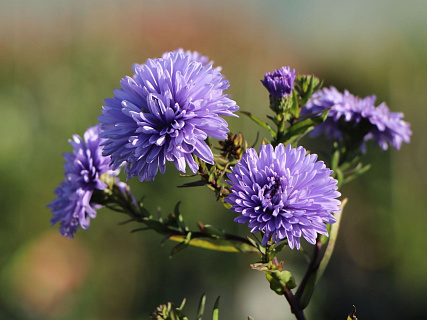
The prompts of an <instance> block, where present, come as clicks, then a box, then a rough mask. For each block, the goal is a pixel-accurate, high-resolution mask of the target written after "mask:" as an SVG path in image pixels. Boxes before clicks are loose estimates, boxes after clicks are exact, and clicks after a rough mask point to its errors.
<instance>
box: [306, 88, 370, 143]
mask: <svg viewBox="0 0 427 320" xmlns="http://www.w3.org/2000/svg"><path fill="white" fill-rule="evenodd" d="M374 102H375V96H369V97H366V98H365V99H360V98H358V97H356V96H354V95H352V94H351V93H350V92H348V91H347V90H345V91H344V93H341V92H339V91H338V90H337V89H336V88H334V87H330V88H323V89H322V90H320V91H318V92H316V93H315V94H313V96H312V97H311V99H310V100H309V101H308V103H307V105H305V106H304V107H303V108H302V110H301V113H300V114H301V116H304V115H308V114H314V113H320V112H322V111H324V110H325V109H327V108H331V109H330V111H329V114H328V118H327V119H326V121H325V122H324V123H322V124H321V125H319V126H317V127H316V128H315V129H314V130H313V132H312V135H314V136H316V135H318V134H319V133H321V132H325V135H326V136H327V137H328V138H331V137H334V138H336V139H341V138H342V132H341V130H340V122H339V121H340V120H341V119H342V120H343V121H345V122H351V123H353V124H357V123H359V122H360V121H361V120H362V119H363V118H364V117H366V115H367V114H369V113H370V112H371V110H372V109H373V108H374Z"/></svg>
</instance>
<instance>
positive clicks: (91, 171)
mask: <svg viewBox="0 0 427 320" xmlns="http://www.w3.org/2000/svg"><path fill="white" fill-rule="evenodd" d="M99 133H100V127H99V125H97V126H95V127H91V128H89V129H88V130H87V131H86V132H85V133H84V135H83V139H82V138H81V137H79V136H78V135H74V136H73V140H70V144H71V145H72V147H73V149H74V150H73V153H65V154H64V157H65V161H66V162H65V164H64V168H65V181H63V182H62V183H61V185H60V187H58V188H56V190H55V194H56V195H57V196H58V198H57V199H55V200H53V201H52V202H51V203H50V204H49V205H48V208H49V209H51V210H52V215H53V217H52V219H51V220H50V222H51V223H52V225H53V224H55V223H57V222H59V223H60V228H59V230H60V233H61V234H62V235H63V236H66V237H69V238H73V234H74V233H75V232H76V231H77V229H78V228H79V226H81V227H82V228H83V229H87V228H88V227H89V223H90V218H92V219H93V218H95V217H96V210H97V209H99V208H100V205H98V204H93V203H91V197H92V194H93V192H94V190H95V189H98V190H104V189H105V188H106V187H107V185H106V184H105V183H104V182H103V181H102V180H101V175H102V174H104V173H109V174H114V173H113V171H111V169H110V159H109V158H108V157H104V156H103V155H102V154H101V148H100V144H101V142H102V139H101V138H100V137H99Z"/></svg>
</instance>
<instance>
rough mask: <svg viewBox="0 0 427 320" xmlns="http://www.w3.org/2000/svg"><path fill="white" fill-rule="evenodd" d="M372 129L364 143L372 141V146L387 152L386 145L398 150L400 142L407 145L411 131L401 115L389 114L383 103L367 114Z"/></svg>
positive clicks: (396, 113) (397, 113)
mask: <svg viewBox="0 0 427 320" xmlns="http://www.w3.org/2000/svg"><path fill="white" fill-rule="evenodd" d="M369 121H370V123H371V124H372V128H371V130H370V131H369V133H368V134H367V135H366V136H365V138H364V141H368V140H371V139H373V140H374V144H376V145H378V146H379V147H380V148H381V149H383V150H387V149H388V144H391V145H392V146H393V147H394V148H395V149H397V150H399V149H400V146H401V145H402V142H405V143H409V141H410V137H411V135H412V131H411V129H410V124H409V123H407V122H405V121H403V113H400V112H390V110H389V108H388V107H387V105H386V104H385V103H384V102H383V103H381V104H380V105H379V106H378V107H376V108H375V109H373V110H372V112H371V113H370V114H369Z"/></svg>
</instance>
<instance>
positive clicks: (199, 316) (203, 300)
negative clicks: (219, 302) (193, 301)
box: [196, 294, 206, 320]
mask: <svg viewBox="0 0 427 320" xmlns="http://www.w3.org/2000/svg"><path fill="white" fill-rule="evenodd" d="M205 303H206V295H205V294H203V295H202V297H201V298H200V302H199V308H198V309H197V317H196V320H201V319H202V316H203V312H205Z"/></svg>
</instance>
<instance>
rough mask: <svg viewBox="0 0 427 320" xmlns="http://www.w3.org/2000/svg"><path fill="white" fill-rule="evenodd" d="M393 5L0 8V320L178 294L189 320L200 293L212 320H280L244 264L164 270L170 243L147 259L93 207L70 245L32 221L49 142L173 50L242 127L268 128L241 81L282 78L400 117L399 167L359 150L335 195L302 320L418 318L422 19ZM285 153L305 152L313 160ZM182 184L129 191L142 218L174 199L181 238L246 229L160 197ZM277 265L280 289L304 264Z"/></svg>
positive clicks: (263, 99) (144, 239)
mask: <svg viewBox="0 0 427 320" xmlns="http://www.w3.org/2000/svg"><path fill="white" fill-rule="evenodd" d="M409 2H410V3H408V2H405V3H403V2H398V1H392V4H391V3H390V2H389V1H384V0H381V1H376V2H375V3H372V2H369V1H367V0H364V1H360V2H357V3H349V2H339V1H330V2H324V1H319V2H314V1H313V2H311V3H310V4H307V3H304V4H303V3H301V4H300V3H298V2H293V1H273V0H271V1H265V2H264V1H263V2H255V1H247V2H246V1H244V0H240V1H237V0H236V1H230V2H229V1H215V2H211V3H208V2H203V3H201V2H196V1H188V2H185V3H181V2H172V1H168V0H162V1H158V2H151V1H142V2H133V1H122V2H120V1H112V0H110V1H105V2H101V1H93V2H91V1H89V2H83V1H51V0H45V1H34V2H32V1H24V0H21V1H15V2H12V1H3V2H2V3H1V4H0V18H1V19H0V25H1V28H0V35H1V36H0V68H1V70H2V72H1V73H0V119H2V120H3V122H2V125H1V126H0V135H1V137H2V139H1V140H0V150H1V152H0V164H1V165H0V177H1V181H2V183H1V190H0V201H1V204H2V206H1V210H2V214H1V215H0V224H1V226H2V232H1V233H0V270H1V274H0V318H1V319H147V318H148V316H149V314H150V312H151V311H152V310H153V309H154V308H155V306H157V305H158V304H159V303H160V302H162V301H181V300H182V299H183V298H184V297H187V298H188V301H189V303H188V305H187V306H186V308H187V307H188V310H190V311H189V312H190V313H191V314H194V313H195V312H192V311H191V310H196V309H197V305H195V304H191V301H197V300H198V299H199V297H200V294H201V293H202V292H208V293H209V295H210V296H218V295H221V297H222V298H221V299H222V309H221V318H222V319H233V318H236V319H244V318H245V317H247V315H248V314H251V315H253V316H254V318H255V319H264V318H265V312H267V310H268V312H269V317H268V318H269V319H284V318H285V317H286V314H285V312H287V305H286V304H285V302H283V301H282V299H283V298H282V299H277V298H280V297H278V296H277V297H271V293H270V291H269V289H268V287H267V288H265V290H264V289H262V288H261V287H262V286H263V284H264V283H263V282H262V281H263V279H260V278H257V276H256V274H254V273H253V271H251V270H250V268H249V266H248V265H249V264H250V263H252V262H253V261H252V259H251V258H250V257H242V256H237V255H233V254H228V253H218V252H211V251H203V250H200V249H197V248H190V249H187V250H185V251H183V252H182V253H180V254H179V255H177V256H174V258H173V260H172V261H170V260H169V258H168V255H169V252H170V250H171V248H172V245H173V244H165V247H162V246H160V245H159V243H160V241H161V237H159V236H157V235H155V234H154V233H152V234H149V233H134V234H131V233H130V230H131V227H130V226H127V225H125V226H118V225H117V224H118V222H120V221H121V220H120V219H121V216H120V215H117V214H115V213H113V212H110V211H108V210H101V211H100V212H99V213H98V218H97V219H96V220H94V221H92V223H91V228H90V230H87V231H82V232H79V233H78V234H77V235H76V238H77V239H74V240H72V241H71V240H68V239H63V238H61V237H60V236H59V233H58V231H57V228H56V227H53V228H49V222H48V221H49V219H50V212H49V211H48V210H47V209H46V208H45V206H46V205H47V204H48V203H49V202H50V201H51V200H52V199H53V197H54V194H53V190H54V188H55V187H56V186H57V185H58V184H59V182H60V181H61V180H62V178H63V169H62V164H63V158H62V153H63V152H68V151H70V146H69V144H68V143H67V139H69V138H71V136H72V134H74V133H78V134H82V133H83V132H84V130H85V129H86V128H87V127H89V126H91V125H93V124H94V123H95V122H96V117H97V116H98V115H100V113H101V111H100V110H101V109H100V108H101V106H102V100H103V99H104V98H107V97H111V96H112V90H113V89H115V88H118V87H119V80H120V78H122V77H123V76H125V75H130V74H131V65H132V64H133V63H135V62H138V63H142V62H144V61H145V60H146V59H147V58H151V57H158V56H160V55H161V54H162V53H163V52H164V51H167V50H173V49H176V48H178V47H183V48H185V49H191V50H198V51H200V52H202V53H203V54H205V55H208V56H209V57H210V58H211V59H213V60H214V61H215V65H220V66H222V67H223V74H224V75H225V76H226V77H227V79H228V80H229V81H230V83H231V87H230V91H229V92H230V94H231V95H232V96H233V98H234V99H235V100H236V101H237V102H238V104H239V105H240V107H241V110H245V111H248V112H250V113H252V114H256V115H263V114H266V113H268V94H267V92H266V91H265V89H264V88H263V87H262V85H261V84H260V82H259V80H260V79H261V78H262V77H263V75H264V73H265V72H266V71H271V70H274V69H276V68H278V67H280V66H282V65H290V66H291V67H293V68H295V69H296V70H297V72H298V73H307V74H315V75H316V76H317V77H319V78H320V79H323V80H324V82H325V85H330V84H333V85H334V86H336V87H337V88H338V89H339V90H343V89H345V88H346V89H348V90H349V91H350V92H352V93H354V94H356V95H360V96H365V95H368V94H373V93H375V94H376V95H377V96H378V100H379V101H378V102H381V101H386V102H387V104H388V105H389V106H390V109H391V110H392V111H402V112H404V113H405V120H407V121H409V122H411V124H412V131H413V133H414V134H413V137H412V141H411V144H409V145H404V146H402V150H401V151H400V152H396V151H394V150H392V151H389V152H381V151H380V150H377V149H374V148H371V149H369V150H368V155H367V156H366V159H365V161H364V163H369V162H370V163H371V164H372V169H371V170H370V171H369V173H367V174H365V175H364V176H362V177H361V178H359V179H357V180H355V181H353V182H351V183H349V184H348V185H346V186H345V187H344V188H343V189H342V190H341V192H342V194H343V195H345V197H348V198H349V203H348V205H347V206H346V215H345V217H344V219H343V221H342V222H341V230H340V235H339V236H338V241H337V243H336V250H335V253H334V255H333V257H332V259H331V261H330V263H329V267H328V269H327V270H326V272H325V274H324V278H323V279H322V280H321V281H320V284H319V287H318V289H317V291H316V292H317V293H318V294H317V295H316V293H315V294H314V296H313V305H310V307H309V308H308V313H309V314H308V318H310V314H312V315H315V318H316V319H340V318H343V317H345V315H346V314H348V310H349V308H350V307H351V305H353V304H355V305H357V306H358V311H357V312H358V317H359V318H360V319H381V318H387V319H400V318H402V317H405V319H407V320H410V319H420V318H423V317H424V310H423V303H424V301H425V292H426V291H427V273H426V272H425V266H426V265H427V256H426V255H425V252H426V244H427V234H426V233H425V227H426V225H427V216H426V215H425V209H424V208H425V203H426V202H425V195H424V192H425V186H426V184H425V181H426V180H427V170H426V168H425V159H426V156H427V155H426V153H427V150H426V143H425V142H423V139H424V138H423V136H424V135H423V134H420V133H421V132H422V131H421V130H422V128H423V127H425V125H424V121H425V119H426V118H427V117H426V115H427V109H426V108H425V106H424V105H425V101H427V92H426V90H425V87H426V85H427V60H426V58H425V57H427V52H426V51H427V45H426V41H427V40H426V39H427V37H426V30H427V28H426V27H427V26H426V24H427V22H426V19H425V16H427V6H426V5H425V3H424V2H423V1H415V0H414V1H409ZM331 6H334V8H331ZM422 17H424V18H422ZM263 110H265V111H263ZM265 120H267V119H266V118H264V119H262V121H265ZM227 121H229V124H230V128H231V129H232V131H233V132H235V133H237V132H243V133H244V135H245V140H247V141H248V143H249V145H250V144H251V143H252V141H255V140H256V135H257V132H253V131H252V129H253V123H252V121H251V119H249V118H247V117H241V118H240V119H227ZM267 135H268V132H267V131H265V132H261V136H267ZM303 143H304V145H305V146H306V147H308V148H311V150H313V151H316V152H321V150H322V148H324V147H326V146H325V145H322V144H321V143H319V142H318V141H310V140H308V139H306V140H304V141H303ZM184 182H186V180H184V179H182V178H179V177H178V174H177V172H176V170H174V168H173V166H170V167H168V169H167V173H166V174H165V175H163V176H160V175H159V176H158V177H157V178H156V182H154V183H139V182H138V181H129V183H130V185H131V188H132V190H133V192H134V194H136V195H141V196H142V195H145V196H146V201H145V203H146V204H147V206H148V208H149V209H150V210H151V211H155V210H156V209H157V206H158V205H159V204H160V205H161V207H162V209H163V210H164V211H171V210H173V207H174V204H175V203H177V202H178V201H182V207H181V209H182V210H183V212H186V213H188V215H187V216H186V220H187V223H188V224H189V225H190V226H194V227H196V222H197V221H198V220H202V221H203V222H205V223H209V224H213V225H216V226H221V225H230V227H231V228H234V230H230V232H233V233H236V234H239V230H240V234H244V233H243V232H246V231H247V230H246V229H245V228H246V227H245V226H239V225H238V224H232V223H231V221H232V219H233V218H234V215H233V214H232V213H230V212H228V211H226V210H225V209H224V208H223V206H222V204H221V203H215V202H214V196H213V195H212V193H211V192H209V190H207V189H203V188H191V189H178V188H177V189H174V188H173V187H174V186H178V185H181V184H182V183H184ZM166 189H167V190H168V194H167V195H165V193H164V190H166ZM170 190H174V192H169V191H170ZM306 247H307V249H308V250H310V248H309V246H306ZM287 259H289V261H286V263H287V268H289V269H291V271H292V274H294V276H295V278H296V281H298V279H301V277H302V275H301V274H298V271H297V270H298V264H302V263H304V261H301V260H298V259H297V258H296V257H294V256H293V255H292V254H291V255H290V256H289V257H288V258H287ZM242 270H243V271H242ZM261 278H262V277H261ZM259 281H261V282H259ZM260 283H261V284H260ZM209 308H210V309H208V310H212V309H213V306H209Z"/></svg>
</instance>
